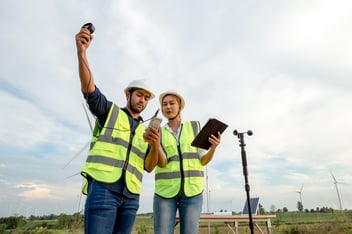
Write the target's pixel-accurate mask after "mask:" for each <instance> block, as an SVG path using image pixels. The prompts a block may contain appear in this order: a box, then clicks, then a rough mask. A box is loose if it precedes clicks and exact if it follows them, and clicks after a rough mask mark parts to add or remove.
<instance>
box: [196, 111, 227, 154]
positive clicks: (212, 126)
mask: <svg viewBox="0 0 352 234" xmlns="http://www.w3.org/2000/svg"><path fill="white" fill-rule="evenodd" d="M227 127H228V125H227V124H225V123H223V122H221V121H219V120H217V119H215V118H212V119H209V120H208V121H207V122H206V124H205V125H204V126H203V127H202V129H201V130H200V132H199V133H198V135H197V136H196V138H194V140H193V141H192V143H191V145H192V146H194V147H198V148H202V149H206V150H207V149H209V148H210V146H211V143H210V142H209V141H208V138H209V137H210V136H211V134H214V135H215V136H216V135H217V132H220V133H223V132H224V131H225V129H226V128H227Z"/></svg>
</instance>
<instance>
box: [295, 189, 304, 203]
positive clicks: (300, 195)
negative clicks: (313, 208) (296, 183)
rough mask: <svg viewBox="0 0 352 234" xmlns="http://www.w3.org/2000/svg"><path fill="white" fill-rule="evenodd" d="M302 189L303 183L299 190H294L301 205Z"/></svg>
mask: <svg viewBox="0 0 352 234" xmlns="http://www.w3.org/2000/svg"><path fill="white" fill-rule="evenodd" d="M302 190H303V184H302V186H301V189H300V190H299V191H295V192H296V193H298V194H299V201H300V202H301V205H302V206H303V203H302Z"/></svg>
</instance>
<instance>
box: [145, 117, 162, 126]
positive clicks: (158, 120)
mask: <svg viewBox="0 0 352 234" xmlns="http://www.w3.org/2000/svg"><path fill="white" fill-rule="evenodd" d="M161 121H162V119H161V118H158V117H153V118H152V119H151V120H150V122H149V125H148V127H154V128H159V127H160V124H161Z"/></svg>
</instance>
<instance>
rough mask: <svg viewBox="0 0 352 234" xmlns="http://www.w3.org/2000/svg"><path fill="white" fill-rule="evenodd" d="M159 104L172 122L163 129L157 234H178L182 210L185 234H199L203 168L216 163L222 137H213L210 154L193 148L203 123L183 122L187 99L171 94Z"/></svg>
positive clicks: (157, 182) (157, 171)
mask: <svg viewBox="0 0 352 234" xmlns="http://www.w3.org/2000/svg"><path fill="white" fill-rule="evenodd" d="M159 101H160V105H161V110H162V114H163V115H164V116H165V117H166V118H167V119H168V122H167V124H166V125H165V126H163V127H162V128H161V133H160V135H161V146H162V148H163V152H161V153H159V159H158V164H157V167H156V169H155V195H154V204H153V209H154V233H156V234H159V233H160V234H168V233H170V234H172V233H174V226H175V217H176V212H177V210H178V213H179V217H180V232H181V234H182V233H185V234H186V233H187V234H193V233H194V234H197V233H198V223H199V217H200V213H201V210H202V202H203V196H202V193H203V189H204V172H203V168H204V166H205V165H207V164H208V163H209V162H210V161H211V160H212V158H213V155H214V152H215V149H216V147H217V146H218V145H219V143H220V138H221V134H220V132H218V135H217V136H214V135H211V137H209V142H210V143H211V144H212V146H211V147H210V149H209V150H208V151H205V150H202V149H199V148H196V147H193V146H191V143H192V141H193V139H194V138H195V136H196V135H197V134H198V133H199V131H200V123H199V122H198V121H185V122H182V119H181V111H182V110H183V108H184V107H185V101H184V99H183V97H182V96H181V95H180V94H179V93H177V92H175V91H167V92H164V93H162V94H161V95H160V96H159Z"/></svg>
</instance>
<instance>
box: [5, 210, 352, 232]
mask: <svg viewBox="0 0 352 234" xmlns="http://www.w3.org/2000/svg"><path fill="white" fill-rule="evenodd" d="M58 222H59V221H58V220H35V221H27V222H26V223H25V224H23V225H22V226H21V227H20V228H18V229H16V230H4V229H2V230H0V234H8V233H11V234H30V233H41V234H69V233H74V234H83V222H82V218H81V219H80V220H79V221H78V222H75V224H74V225H72V226H71V227H67V228H62V229H60V230H57V229H56V230H55V226H57V223H58ZM199 225H200V226H199V233H200V234H203V233H204V234H208V233H214V234H216V233H224V234H226V233H232V231H231V230H230V229H229V228H228V227H227V226H226V225H225V224H224V223H221V222H219V223H209V224H208V223H200V224H199ZM258 225H259V226H260V228H261V229H262V230H263V231H264V233H266V225H265V223H258ZM271 225H272V228H271V230H272V233H279V234H281V233H285V234H352V211H343V212H340V211H335V212H329V213H321V212H316V213H315V212H312V213H310V212H309V213H308V212H287V213H276V218H274V219H272V220H271ZM209 230H210V232H209ZM238 231H239V233H250V229H249V227H248V222H241V223H239V227H238ZM152 233H153V218H152V216H151V215H138V216H137V219H136V222H135V225H134V230H133V234H152ZM178 233H179V225H177V226H176V227H175V234H178ZM254 233H260V231H259V230H258V229H257V228H254Z"/></svg>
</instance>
